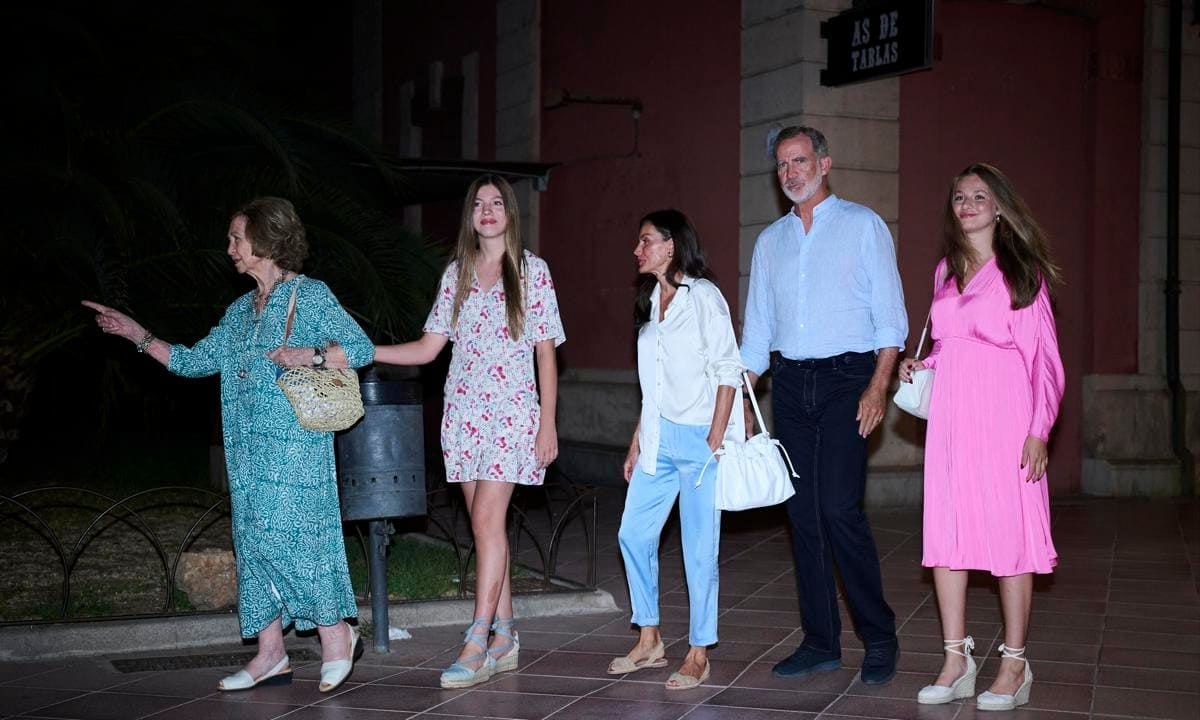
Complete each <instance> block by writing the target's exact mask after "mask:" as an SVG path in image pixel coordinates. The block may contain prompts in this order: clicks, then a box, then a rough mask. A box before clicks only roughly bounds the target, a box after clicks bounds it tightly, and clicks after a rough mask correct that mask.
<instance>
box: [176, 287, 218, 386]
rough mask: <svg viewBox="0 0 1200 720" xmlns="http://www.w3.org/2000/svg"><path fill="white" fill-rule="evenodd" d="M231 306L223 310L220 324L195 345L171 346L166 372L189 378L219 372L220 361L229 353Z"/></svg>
mask: <svg viewBox="0 0 1200 720" xmlns="http://www.w3.org/2000/svg"><path fill="white" fill-rule="evenodd" d="M232 315H233V306H232V305H230V306H229V308H227V309H226V310H225V315H224V316H223V317H222V318H221V322H220V323H218V324H217V326H216V327H214V328H213V329H212V330H209V332H208V335H206V336H205V337H204V338H203V339H202V340H200V341H199V342H197V343H196V344H195V345H192V346H191V347H188V346H187V345H178V344H177V345H172V346H171V354H170V357H169V358H168V360H167V370H169V371H171V372H172V373H174V374H176V375H180V376H182V377H189V378H198V377H207V376H209V375H215V374H217V373H218V372H220V371H221V360H222V358H223V357H224V356H225V355H227V354H228V353H229V333H230V327H231V326H232V323H233V321H232Z"/></svg>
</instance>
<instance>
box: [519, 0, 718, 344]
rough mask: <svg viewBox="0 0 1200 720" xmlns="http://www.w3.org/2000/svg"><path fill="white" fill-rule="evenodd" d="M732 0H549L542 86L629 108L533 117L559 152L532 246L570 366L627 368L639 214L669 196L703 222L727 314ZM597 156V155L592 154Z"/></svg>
mask: <svg viewBox="0 0 1200 720" xmlns="http://www.w3.org/2000/svg"><path fill="white" fill-rule="evenodd" d="M740 22H741V18H740V7H739V3H737V2H728V1H727V0H702V1H699V2H697V1H692V2H685V1H684V0H662V1H661V2H653V3H646V2H637V1H636V0H611V1H606V2H602V3H574V2H549V1H547V2H545V3H544V4H543V16H542V53H543V55H542V59H543V66H542V67H543V78H542V87H543V90H544V92H546V93H547V96H548V93H549V91H552V90H556V89H567V90H569V91H570V92H571V93H573V94H576V95H610V96H633V97H637V98H640V99H641V100H642V102H643V104H644V106H645V109H644V111H643V113H642V118H641V137H640V151H641V154H640V156H637V157H622V158H614V157H612V156H616V155H625V154H626V153H628V152H629V151H630V150H631V149H632V146H633V123H632V120H631V119H630V113H629V110H628V109H627V108H617V107H611V108H610V107H602V106H587V105H578V106H570V107H564V108H560V109H557V110H549V111H544V112H543V114H542V160H543V161H546V162H561V163H564V166H563V167H561V168H558V169H556V170H554V172H553V174H552V175H551V180H550V187H549V189H548V191H547V192H545V193H544V194H543V195H542V200H541V202H542V224H541V240H540V244H541V254H542V255H543V256H545V257H546V259H547V260H548V261H549V263H550V268H551V271H552V272H553V274H554V277H555V283H556V285H557V287H558V293H559V302H560V304H561V306H562V307H561V310H562V315H563V321H564V322H565V324H566V330H567V336H568V340H569V341H568V342H567V343H566V344H565V345H563V348H562V358H563V360H564V364H565V365H566V366H568V367H600V368H630V367H633V366H634V349H633V328H632V315H633V311H632V304H633V295H634V293H633V285H634V283H635V282H636V279H637V271H636V269H635V265H634V263H633V255H632V253H633V246H634V242H635V241H636V238H637V230H638V228H637V221H638V219H639V218H640V217H641V216H642V215H643V214H645V213H646V212H648V211H651V210H656V209H659V208H663V207H676V208H678V209H680V210H682V211H684V212H685V213H687V214H688V215H689V216H690V217H691V219H692V221H693V223H694V224H695V225H696V228H697V230H698V231H699V233H700V238H701V242H702V245H703V247H704V249H705V252H706V254H707V256H708V259H709V262H710V264H711V265H712V267H713V268H714V269H715V270H716V272H717V276H718V277H717V280H718V282H719V284H720V286H721V289H722V290H723V291H724V293H725V297H726V299H727V300H728V301H729V304H730V307H731V309H732V311H733V312H734V315H735V317H736V315H737V308H736V304H737V295H738V292H737V287H738V167H739V165H738V153H739V149H738V132H739V112H740V110H739V108H740V91H739V81H740V65H741V55H740V53H741V47H740V32H739V31H738V28H739V27H740ZM589 158H597V159H589Z"/></svg>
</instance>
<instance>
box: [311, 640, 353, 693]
mask: <svg viewBox="0 0 1200 720" xmlns="http://www.w3.org/2000/svg"><path fill="white" fill-rule="evenodd" d="M348 627H349V628H350V652H349V653H347V654H346V657H345V659H342V660H334V661H332V662H327V663H321V684H320V685H318V686H317V690H319V691H320V692H323V693H327V692H333V691H334V690H336V689H337V687H338V686H339V685H341V684H342V683H344V682H345V681H346V678H348V677H350V671H351V670H353V669H354V661H355V660H357V659H358V658H359V656H360V655H362V651H363V649H362V643H361V642H359V639H358V628H356V627H354V626H353V625H348Z"/></svg>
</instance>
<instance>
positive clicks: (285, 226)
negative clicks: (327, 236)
mask: <svg viewBox="0 0 1200 720" xmlns="http://www.w3.org/2000/svg"><path fill="white" fill-rule="evenodd" d="M238 215H241V216H242V217H244V218H246V239H248V240H249V241H250V248H251V249H252V250H254V254H255V255H257V256H259V257H260V258H267V259H268V260H271V261H273V262H274V263H275V264H276V265H278V266H279V267H280V268H282V269H284V270H291V271H292V272H300V268H302V267H303V266H304V260H305V258H307V257H308V240H307V239H306V236H305V232H304V223H302V222H300V216H298V215H297V214H296V208H295V206H293V205H292V203H291V202H289V201H288V200H285V199H283V198H277V197H260V198H254V199H253V200H251V201H250V202H248V203H246V204H245V205H243V206H241V207H240V208H238V209H237V212H235V213H234V214H233V215H232V217H230V219H231V220H232V219H233V218H235V217H237V216H238Z"/></svg>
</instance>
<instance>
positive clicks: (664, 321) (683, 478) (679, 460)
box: [608, 210, 745, 690]
mask: <svg viewBox="0 0 1200 720" xmlns="http://www.w3.org/2000/svg"><path fill="white" fill-rule="evenodd" d="M633 254H634V257H636V258H637V264H638V272H639V273H641V274H642V280H641V284H640V287H639V290H638V297H637V304H636V307H635V313H634V314H635V318H636V321H637V325H638V341H637V350H638V381H639V383H640V384H641V388H642V414H641V419H640V421H639V422H638V426H637V430H635V431H634V433H633V441H632V442H631V443H630V445H629V454H628V455H627V456H626V458H625V481H626V482H628V483H629V492H628V493H627V495H626V497H625V512H624V514H623V515H622V516H621V530H620V532H619V533H618V539H619V540H620V543H621V555H622V556H623V557H624V559H625V573H626V575H627V576H628V579H629V600H630V604H631V605H632V606H633V624H634V625H637V626H638V627H639V628H640V636H639V638H638V642H637V645H635V646H634V648H633V650H631V651H630V652H629V654H628V655H626V656H624V657H619V658H615V659H614V660H613V661H612V662H611V663H610V664H609V667H608V672H609V673H610V674H613V675H617V674H623V673H629V672H634V671H636V670H641V669H643V668H651V667H664V666H666V665H667V660H666V658H665V651H664V648H663V642H662V636H661V635H660V634H659V630H658V626H659V622H660V619H659V608H658V543H659V537H660V536H661V534H662V528H663V524H664V523H666V520H667V516H668V515H669V514H670V512H671V508H672V506H673V505H674V504H675V499H676V497H678V498H679V520H680V530H681V533H682V536H683V537H682V540H683V564H684V569H685V571H686V573H687V583H688V601H689V604H690V622H689V628H690V629H689V633H688V643H689V645H690V646H691V647H690V649H689V650H688V654H687V657H686V658H684V661H683V665H682V667H680V668H679V671H678V672H676V673H673V674H672V675H671V677H670V679H669V680H667V683H666V687H667V689H668V690H682V689H687V688H692V687H695V686H697V685H699V684H700V683H702V682H704V680H706V679H707V678H708V674H709V665H708V646H709V645H712V644H714V643H716V642H717V552H718V547H719V545H720V535H721V513H720V511H719V510H717V508H716V501H715V495H714V487H715V485H716V483H715V477H716V474H715V473H714V472H711V470H710V472H709V473H708V480H707V481H706V482H704V483H700V484H699V485H698V484H697V481H698V480H699V478H700V472H701V469H702V468H703V467H704V464H705V462H706V461H708V459H709V457H710V456H711V455H712V453H713V451H714V450H716V449H717V448H719V447H720V446H721V445H722V444H723V442H724V441H725V439H726V438H730V439H743V438H745V430H744V428H743V424H742V423H743V421H742V414H741V413H733V412H731V410H732V409H733V407H734V403H735V402H736V399H737V396H738V395H739V394H740V389H739V388H740V386H741V382H742V381H741V372H742V361H741V356H740V355H739V354H738V347H737V340H736V338H735V337H734V333H733V324H732V322H731V321H730V317H729V306H728V305H727V304H726V303H725V298H724V297H722V295H721V291H720V290H719V289H718V288H717V286H716V285H714V284H713V282H712V280H710V279H709V278H710V277H711V273H710V272H709V270H708V267H707V266H706V265H705V264H704V255H703V253H702V252H701V251H700V241H699V237H697V235H696V230H695V229H694V228H693V227H692V224H691V222H690V221H689V220H688V219H687V216H686V215H684V214H683V213H681V212H679V211H678V210H659V211H657V212H652V213H650V214H649V215H646V216H645V217H644V218H642V221H641V229H640V231H639V233H638V242H637V246H636V247H635V249H634V251H633Z"/></svg>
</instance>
